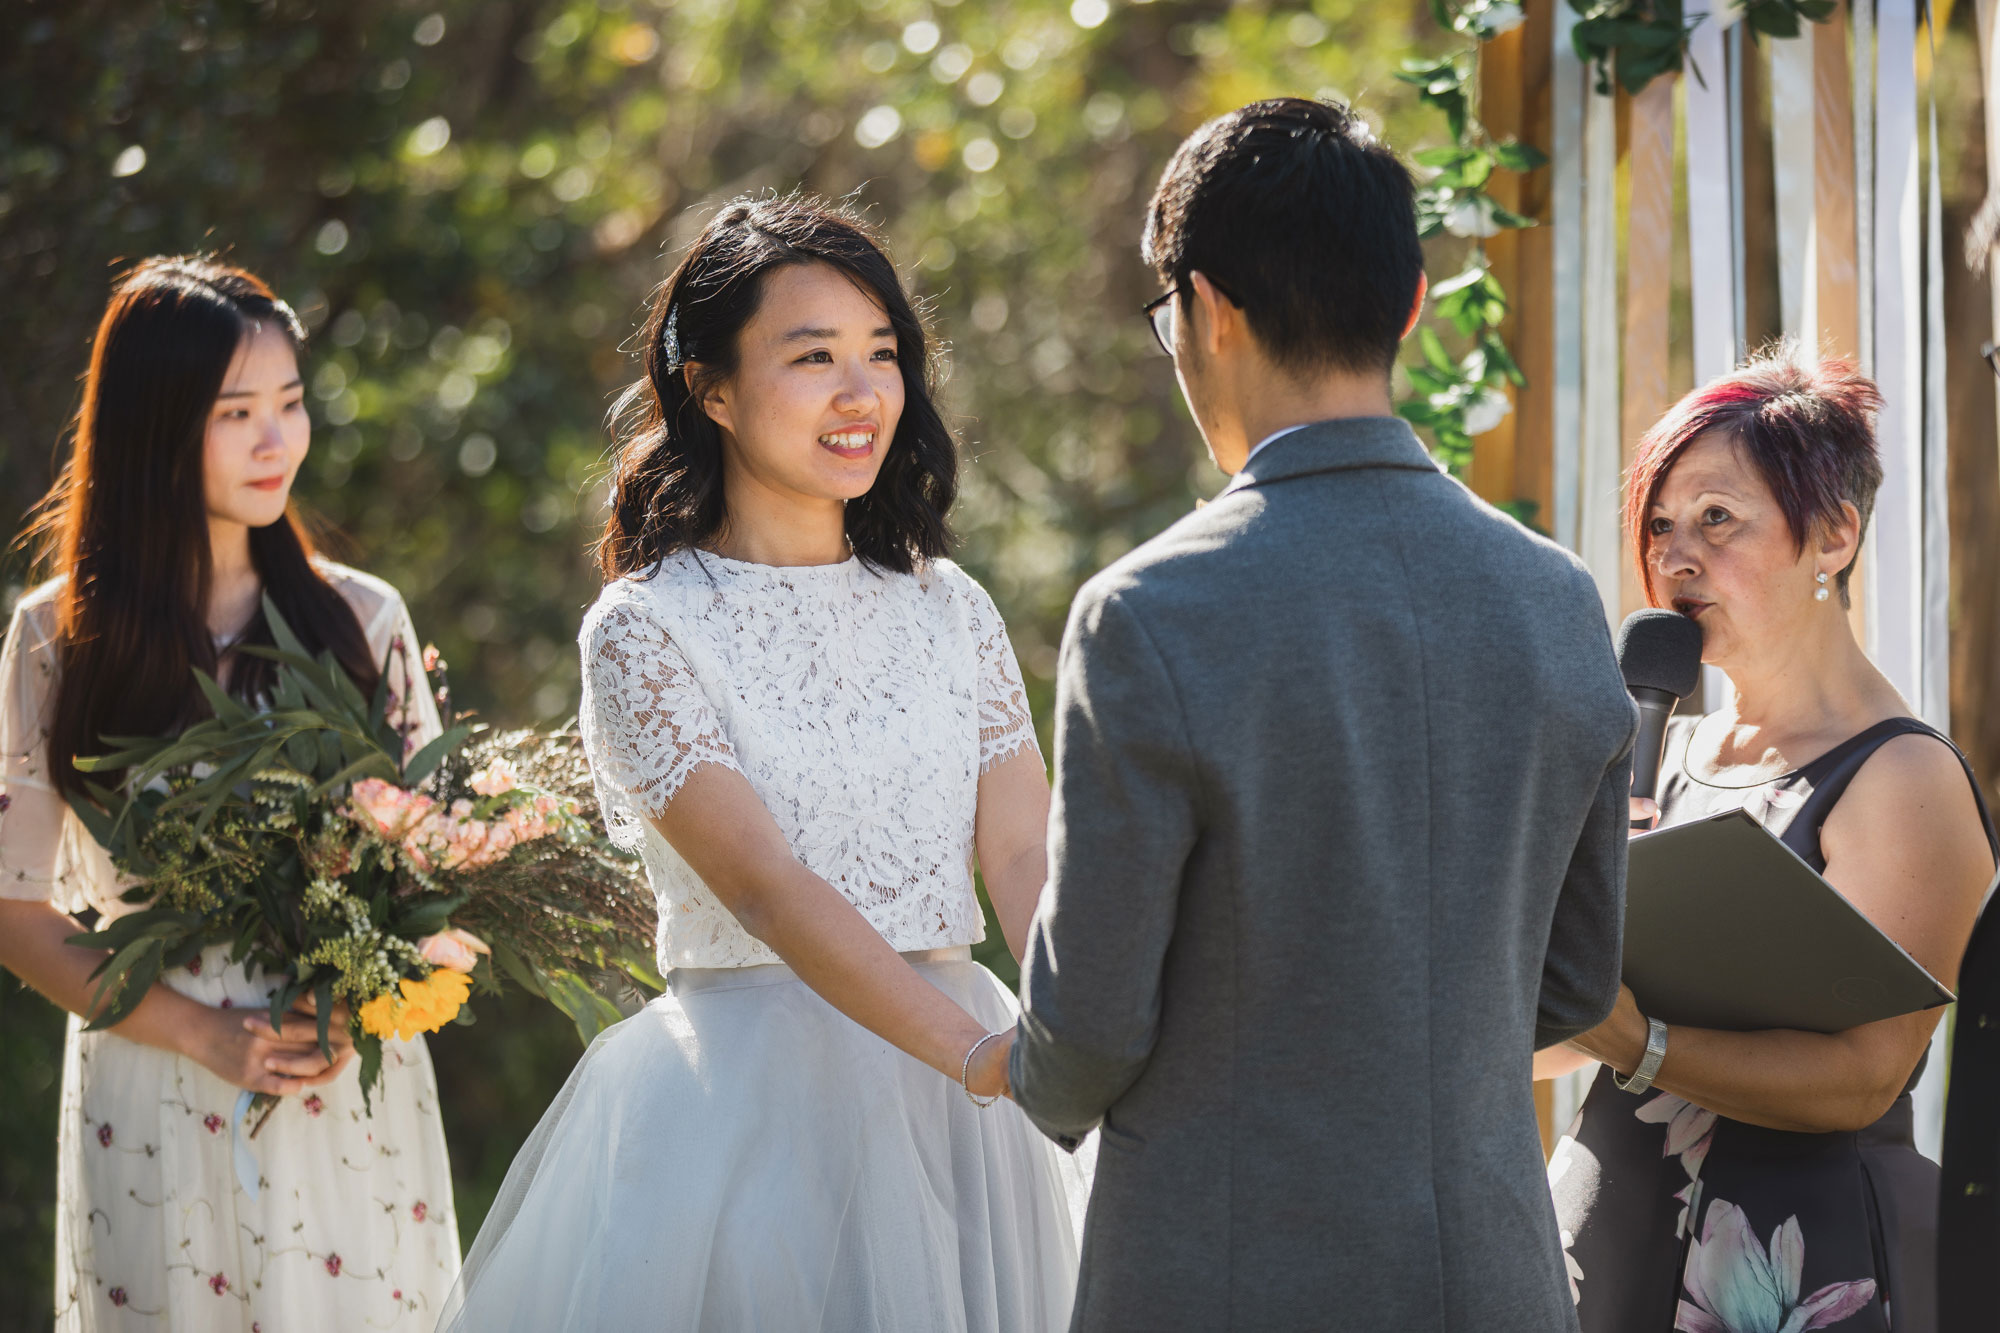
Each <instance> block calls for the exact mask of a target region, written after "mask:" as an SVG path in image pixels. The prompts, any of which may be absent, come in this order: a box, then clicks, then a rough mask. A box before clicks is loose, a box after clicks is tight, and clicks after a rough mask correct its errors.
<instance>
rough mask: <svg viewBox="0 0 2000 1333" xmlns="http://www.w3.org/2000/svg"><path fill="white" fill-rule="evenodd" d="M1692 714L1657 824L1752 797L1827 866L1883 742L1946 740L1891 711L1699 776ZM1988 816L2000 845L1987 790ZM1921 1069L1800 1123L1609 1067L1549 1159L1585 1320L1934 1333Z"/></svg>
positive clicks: (1810, 859) (1933, 1198) (1707, 1330)
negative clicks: (1734, 773)
mask: <svg viewBox="0 0 2000 1333" xmlns="http://www.w3.org/2000/svg"><path fill="white" fill-rule="evenodd" d="M1695 725H1696V724H1695V723H1694V722H1692V721H1685V720H1676V721H1675V722H1674V723H1672V724H1671V725H1670V726H1669V729H1668V734H1667V747H1666V757H1665V762H1664V763H1663V764H1662V766H1661V772H1660V822H1661V825H1662V827H1665V826H1670V825H1674V824H1683V823H1687V822H1690V821H1692V820H1696V819H1701V818H1704V817H1706V816H1709V815H1714V814H1720V813H1722V812H1724V811H1727V810H1731V809H1743V810H1747V811H1748V812H1749V813H1750V814H1752V815H1753V816H1755V817H1756V818H1757V819H1758V820H1759V822H1761V823H1762V824H1763V825H1764V827H1765V828H1767V829H1769V830H1770V831H1771V832H1772V833H1774V834H1776V835H1778V836H1779V837H1780V838H1781V839H1782V840H1783V841H1784V843H1785V845H1786V846H1788V847H1790V848H1791V849H1792V850H1793V851H1795V852H1797V853H1798V854H1799V856H1800V857H1802V858H1803V859H1804V860H1805V861H1806V862H1807V863H1808V864H1809V865H1811V866H1812V867H1813V868H1814V869H1815V870H1821V871H1824V870H1825V869H1826V858H1825V856H1824V855H1823V854H1822V853H1821V851H1820V829H1821V827H1822V826H1823V825H1824V824H1825V823H1826V818H1827V815H1828V814H1829V813H1830V812H1831V811H1832V810H1833V807H1834V803H1835V802H1837V801H1838V800H1839V799H1840V797H1841V794H1842V793H1843V792H1844V791H1846V789H1847V784H1848V783H1849V782H1850V781H1851V780H1852V779H1853V777H1854V774H1855V772H1856V771H1857V770H1859V769H1860V767H1861V765H1862V764H1863V762H1865V761H1866V760H1867V758H1868V757H1869V756H1870V755H1871V754H1873V753H1874V752H1875V751H1876V749H1878V748H1879V747H1880V746H1882V745H1883V744H1884V743H1885V742H1887V741H1889V740H1891V739H1892V738H1894V737H1896V736H1902V735H1907V734H1910V733H1922V734H1924V735H1929V736H1936V737H1937V738H1938V739H1939V740H1940V741H1942V742H1943V743H1944V744H1947V745H1949V744H1951V742H1950V741H1949V740H1946V739H1945V738H1944V737H1943V736H1941V735H1939V733H1937V732H1936V731H1934V730H1932V729H1931V728H1930V727H1927V726H1925V725H1924V724H1923V723H1921V722H1919V721H1917V720H1916V719H1914V718H1892V719H1890V720H1889V721H1886V722H1882V723H1878V724H1877V725H1875V726H1873V727H1870V728H1868V730H1866V731H1864V732H1862V733H1861V734H1860V735H1858V736H1855V737H1853V738H1851V739H1849V740H1847V741H1845V742H1843V743H1842V744H1840V745H1837V746H1835V747H1834V748H1833V749H1831V750H1829V751H1828V752H1827V753H1825V754H1824V755H1821V756H1820V757H1819V758H1818V759H1815V760H1813V761H1812V762H1811V763H1809V764H1807V765H1805V766H1804V767H1802V768H1799V769H1796V770H1794V771H1793V772H1790V773H1787V774H1785V775H1784V776H1782V777H1779V778H1776V779H1773V780H1772V781H1769V782H1765V783H1760V784H1758V785H1755V786H1750V787H1730V788H1725V787H1717V786H1713V785H1710V784H1707V783H1704V782H1702V781H1700V780H1699V779H1698V778H1695V777H1693V776H1692V775H1690V774H1689V773H1688V771H1687V754H1688V746H1689V741H1690V738H1691V736H1692V734H1693V731H1694V727H1695ZM1953 752H1954V753H1957V751H1956V749H1954V751H1953ZM1959 758H1960V762H1961V763H1963V762H1964V756H1963V755H1960V756H1959ZM1966 776H1967V778H1968V779H1970V778H1971V776H1972V773H1971V769H1970V767H1968V768H1967V769H1966ZM1973 790H1974V792H1975V793H1977V791H1978V784H1977V783H1976V782H1975V783H1974V784H1973ZM1980 815H1981V818H1982V819H1984V820H1985V823H1986V836H1987V840H1988V841H1989V842H1990V843H1992V844H1993V846H1994V848H1995V854H1996V856H2000V839H1996V837H1995V833H1994V827H1993V819H1992V816H1991V815H1990V814H1989V813H1988V812H1987V810H1986V805H1985V802H1984V800H1983V799H1981V800H1980ZM1922 1069H1923V1065H1922V1062H1921V1061H1920V1062H1919V1063H1918V1066H1917V1071H1916V1072H1913V1073H1912V1074H1911V1076H1910V1083H1909V1086H1907V1087H1905V1089H1904V1091H1903V1095H1902V1096H1900V1097H1898V1098H1897V1099H1896V1101H1895V1104H1894V1105H1892V1106H1891V1107H1890V1108H1889V1111H1888V1113H1887V1114H1886V1115H1884V1116H1883V1117H1882V1118H1881V1119H1880V1120H1878V1121H1876V1122H1875V1123H1874V1124H1872V1125H1870V1126H1869V1127H1868V1128H1866V1129H1863V1130H1859V1131H1856V1132H1851V1133H1832V1134H1798V1133H1790V1132H1786V1131H1781V1130H1773V1129H1764V1128H1761V1127H1759V1126H1756V1125H1748V1124H1744V1123H1742V1122H1741V1121H1737V1120H1731V1119H1728V1118H1727V1117H1724V1116H1719V1115H1716V1114H1715V1113H1714V1112H1712V1111H1706V1110H1703V1109H1702V1108H1700V1107H1698V1106H1695V1105H1693V1104H1691V1103H1689V1102H1686V1101H1684V1100H1682V1099H1681V1098H1679V1097H1676V1096H1674V1095H1673V1094H1672V1093H1668V1092H1661V1091H1658V1090H1654V1091H1650V1092H1646V1093H1643V1094H1641V1095H1639V1096H1636V1097H1635V1096H1632V1095H1631V1094H1628V1093H1623V1092H1620V1091H1618V1089H1617V1088H1616V1087H1614V1086H1613V1085H1612V1083H1611V1070H1610V1068H1609V1067H1608V1066H1605V1067H1602V1068H1600V1069H1599V1071H1598V1075H1597V1080H1596V1082H1595V1083H1593V1084H1592V1085H1591V1089H1590V1095H1589V1096H1588V1097H1587V1098H1586V1099H1585V1101H1584V1105H1583V1109H1582V1110H1581V1111H1580V1112H1579V1113H1578V1115H1577V1118H1576V1123H1575V1124H1574V1125H1572V1126H1571V1127H1570V1130H1569V1133H1568V1134H1566V1135H1565V1136H1564V1137H1563V1139H1562V1141H1561V1142H1560V1143H1558V1144H1557V1146H1556V1151H1555V1154H1554V1156H1553V1157H1552V1158H1551V1159H1550V1161H1549V1182H1550V1185H1551V1187H1552V1189H1553V1191H1554V1194H1555V1205H1556V1217H1557V1220H1558V1222H1559V1224H1560V1227H1561V1231H1562V1239H1563V1248H1564V1255H1565V1258H1566V1260H1567V1263H1568V1268H1569V1279H1570V1290H1571V1294H1572V1296H1573V1297H1574V1299H1575V1300H1576V1302H1577V1316H1578V1319H1579V1321H1580V1323H1581V1324H1582V1328H1583V1333H1668V1331H1669V1330H1674V1329H1681V1330H1687V1331H1688V1333H1778V1331H1779V1330H1781V1329H1783V1330H1794V1329H1798V1330H1803V1329H1819V1328H1834V1329H1838V1330H1840V1333H1882V1331H1884V1330H1890V1329H1893V1330H1896V1333H1911V1331H1914V1333H1932V1330H1933V1329H1934V1328H1935V1327H1936V1288H1935V1279H1934V1272H1935V1268H1934V1265H1935V1262H1936V1260H1935V1255H1936V1248H1937V1224H1936V1218H1937V1197H1938V1168H1937V1166H1936V1165H1935V1164H1934V1163H1932V1162H1931V1161H1929V1160H1928V1159H1927V1158H1925V1157H1923V1156H1922V1155H1920V1154H1919V1153H1918V1152H1917V1149H1916V1145H1915V1144H1914V1142H1913V1141H1912V1139H1911V1129H1912V1123H1913V1113H1912V1109H1911V1101H1910V1092H1909V1088H1910V1087H1914V1086H1915V1084H1916V1080H1917V1074H1918V1073H1921V1071H1922ZM1802 1313H1803V1316H1804V1317H1800V1315H1801V1314H1802Z"/></svg>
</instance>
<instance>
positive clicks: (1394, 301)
mask: <svg viewBox="0 0 2000 1333" xmlns="http://www.w3.org/2000/svg"><path fill="white" fill-rule="evenodd" d="M1142 253H1143V254H1144V255H1145V258H1146V262H1147V263H1148V264H1150V265H1152V267H1153V271H1154V272H1155V273H1157V274H1158V275H1159V278H1160V281H1161V282H1162V283H1163V284H1164V285H1166V286H1167V287H1169V288H1171V289H1174V290H1178V291H1180V292H1182V294H1183V299H1184V300H1185V299H1188V298H1189V297H1191V295H1192V288H1191V287H1190V286H1189V282H1188V279H1189V275H1190V274H1192V273H1195V272H1196V271H1199V272H1201V273H1203V274H1205V275H1207V277H1208V279H1209V281H1210V282H1212V283H1214V284H1215V286H1216V289H1217V290H1218V291H1220V292H1221V293H1222V294H1223V295H1224V296H1225V297H1226V298H1227V299H1228V300H1229V301H1231V302H1233V303H1234V304H1235V305H1237V306H1239V307H1240V308H1241V309H1242V310H1243V313H1244V315H1245V317H1246V318H1247V320H1248V322H1249V325H1250V329H1251V331H1252V332H1253V333H1254V334H1255V335H1256V336H1257V340H1258V342H1259V343H1261V344H1262V345H1263V347H1264V350H1265V351H1266V353H1267V354H1268V355H1269V356H1270V357H1271V359H1272V360H1273V361H1275V362H1277V363H1278V364H1279V365H1281V366H1283V367H1285V368H1286V369H1288V370H1292V371H1295V372H1298V373H1301V374H1304V373H1310V372H1312V371H1324V370H1347V371H1376V372H1380V373H1382V374H1384V375H1387V374H1388V373H1389V371H1390V370H1391V369H1392V368H1393V367H1394V366H1395V363H1396V349H1397V347H1398V345H1399V344H1400V343H1401V342H1402V340H1403V332H1404V329H1405V326H1406V324H1407V323H1408V320H1409V317H1410V306H1411V303H1412V302H1414V301H1415V300H1416V297H1417V283H1418V281H1419V279H1420V278H1421V277H1422V276H1423V270H1424V256H1423V250H1422V248H1421V246H1420V245H1419V244H1418V242H1417V218H1416V202H1415V198H1414V192H1413V189H1412V187H1411V184H1410V173H1409V171H1408V170H1407V169H1406V168H1405V167H1404V166H1403V164H1402V162H1401V161H1399V160H1398V159H1397V157H1396V155H1395V154H1394V153H1393V152H1391V151H1390V150H1389V148H1388V147H1387V146H1386V145H1384V144H1382V143H1380V142H1378V141H1377V140H1376V139H1375V137H1374V135H1373V134H1372V133H1371V132H1370V131H1369V129H1368V127H1367V125H1365V124H1364V123H1362V121H1361V120H1360V119H1359V118H1358V117H1356V116H1355V115H1354V114H1353V112H1351V111H1349V110H1348V109H1347V108H1346V107H1344V106H1341V105H1340V104H1338V103H1335V102H1315V101H1308V100H1306V99H1305V98H1302V97H1280V98H1274V99H1272V100H1270V101H1266V102H1252V103H1251V104H1250V105H1249V106H1246V107H1243V108H1241V109H1240V110H1236V111H1231V112H1229V113H1228V114H1227V115H1223V116H1218V117H1216V118H1215V119H1214V120H1211V121H1209V122H1208V123H1207V124H1206V125H1203V126H1202V127H1201V128H1200V129H1198V130H1196V131H1195V132H1194V133H1193V134H1191V135H1189V136H1188V137H1187V140H1186V141H1185V142H1183V143H1182V144H1181V146H1180V148H1179V149H1178V150H1177V151H1176V152H1175V153H1174V157H1173V160H1172V161H1171V162H1169V163H1168V164H1167V169H1166V172H1165V174H1164V175H1162V176H1161V177H1160V184H1159V188H1158V189H1156V190H1155V191H1154V192H1153V201H1152V203H1151V205H1150V206H1149V207H1148V210H1147V217H1146V235H1145V240H1144V242H1143V245H1142Z"/></svg>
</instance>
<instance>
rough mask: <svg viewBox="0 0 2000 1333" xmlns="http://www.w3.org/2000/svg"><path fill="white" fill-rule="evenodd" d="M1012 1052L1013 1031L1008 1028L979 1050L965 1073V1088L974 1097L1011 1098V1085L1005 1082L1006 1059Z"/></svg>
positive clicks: (1012, 1089)
mask: <svg viewBox="0 0 2000 1333" xmlns="http://www.w3.org/2000/svg"><path fill="white" fill-rule="evenodd" d="M1013 1050H1014V1029H1012V1028H1009V1029H1007V1031H1006V1032H1005V1033H1003V1034H1001V1035H1000V1036H998V1037H995V1038H994V1039H993V1040H991V1041H989V1042H987V1043H986V1044H985V1045H984V1046H981V1047H980V1048H979V1053H978V1054H977V1055H975V1056H973V1058H972V1067H971V1068H970V1069H968V1070H967V1071H966V1075H965V1086H966V1088H967V1090H969V1091H970V1092H971V1093H972V1095H973V1096H975V1097H1012V1096H1013V1095H1014V1087H1013V1084H1011V1083H1010V1082H1008V1080H1007V1059H1008V1056H1009V1055H1011V1054H1012V1053H1013Z"/></svg>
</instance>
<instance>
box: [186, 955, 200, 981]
mask: <svg viewBox="0 0 2000 1333" xmlns="http://www.w3.org/2000/svg"><path fill="white" fill-rule="evenodd" d="M187 970H188V975H189V976H191V977H198V976H200V975H201V959H199V958H190V959H188V966H187Z"/></svg>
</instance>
